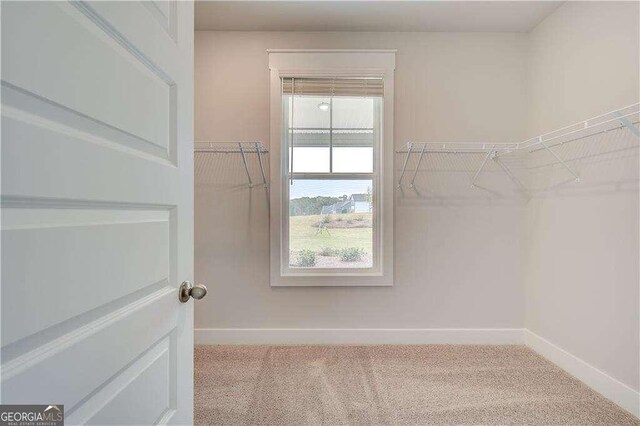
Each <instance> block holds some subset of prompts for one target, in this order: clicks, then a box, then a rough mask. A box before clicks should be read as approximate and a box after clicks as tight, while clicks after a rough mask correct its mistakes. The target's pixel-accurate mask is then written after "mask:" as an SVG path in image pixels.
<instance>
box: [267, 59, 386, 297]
mask: <svg viewBox="0 0 640 426" xmlns="http://www.w3.org/2000/svg"><path fill="white" fill-rule="evenodd" d="M345 54H346V53H345ZM294 55H295V54H294ZM319 55H320V58H322V59H324V58H327V53H326V52H323V53H321V54H319ZM343 55H344V54H343ZM329 56H331V55H329ZM337 56H338V57H340V56H342V55H339V54H338V55H337ZM343 57H344V56H343ZM271 59H272V57H271V54H270V62H271ZM334 59H337V58H334ZM273 71H274V69H273V68H272V130H275V129H274V126H275V125H276V124H277V126H278V129H277V133H276V132H275V131H272V135H277V136H278V138H277V139H276V140H273V139H272V142H271V144H270V146H271V162H272V166H275V168H274V169H272V170H278V172H279V173H277V176H278V180H277V182H275V183H274V185H272V199H271V213H272V221H271V242H272V244H271V249H272V256H271V257H272V274H271V275H272V285H390V284H391V283H392V278H393V277H392V266H393V264H392V253H393V252H392V247H393V241H392V235H393V234H392V222H391V221H390V220H391V219H389V218H390V217H392V214H393V213H392V204H390V201H389V200H387V198H386V197H391V196H392V194H391V193H390V185H389V183H391V185H392V179H393V176H392V174H393V173H392V161H393V160H392V155H393V154H392V153H393V150H392V148H391V150H389V147H392V144H391V141H390V140H389V139H390V137H389V132H386V133H385V131H386V130H387V126H388V125H389V123H390V122H391V121H390V120H389V119H388V118H387V117H386V113H388V111H391V112H392V111H393V110H392V108H390V107H389V104H388V103H387V102H385V101H388V98H385V95H388V93H389V90H388V89H389V87H388V86H386V85H388V84H389V78H388V73H386V74H385V73H384V72H381V71H377V72H374V73H373V74H374V75H371V69H366V70H363V71H362V73H361V74H359V73H358V70H357V69H353V70H351V71H349V72H348V73H345V72H344V70H342V72H340V73H336V72H335V71H330V70H327V71H325V72H326V74H324V72H322V71H319V70H317V69H315V70H314V71H313V72H309V73H308V74H307V73H305V72H304V71H303V72H296V73H291V74H294V75H283V74H289V73H286V72H283V71H282V70H281V69H280V70H277V71H278V72H277V75H273ZM385 77H387V78H385ZM276 79H277V80H276ZM275 82H277V86H276V84H274V83H275ZM391 83H392V80H391ZM275 87H277V93H274V92H273V89H274V88H275ZM276 102H277V103H278V104H279V111H277V110H276V107H275V105H276ZM389 103H390V101H389ZM278 112H279V113H278ZM275 116H277V118H276V117H275ZM276 120H277V121H276ZM385 136H387V137H386V138H385ZM272 137H273V136H272ZM387 138H388V139H387ZM274 146H277V147H278V149H273V148H274ZM390 164H391V166H390ZM276 183H277V188H276ZM385 195H386V197H385ZM389 206H391V208H389ZM384 225H386V226H384ZM274 252H275V253H274ZM274 267H275V268H277V269H275V271H274Z"/></svg>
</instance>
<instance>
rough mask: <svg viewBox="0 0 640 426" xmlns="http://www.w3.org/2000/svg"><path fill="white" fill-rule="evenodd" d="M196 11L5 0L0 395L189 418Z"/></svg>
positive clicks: (68, 407)
mask: <svg viewBox="0 0 640 426" xmlns="http://www.w3.org/2000/svg"><path fill="white" fill-rule="evenodd" d="M192 75H193V4H191V3H187V2H175V1H166V2H153V3H151V2H145V3H142V2H3V3H2V146H1V149H2V162H1V167H2V169H1V175H2V182H1V183H2V198H1V201H2V246H1V259H2V276H1V278H2V282H1V285H2V287H1V298H2V300H1V308H2V311H1V315H2V341H1V344H2V349H1V356H2V370H1V380H2V386H1V388H0V391H1V393H0V398H1V400H2V403H20V404H52V403H57V404H64V405H65V415H66V419H67V423H68V424H76V423H95V424H140V423H144V424H147V423H174V424H186V423H191V422H192V418H193V417H192V416H193V414H192V404H193V394H192V392H193V382H192V380H193V379H192V365H193V364H192V362H193V361H192V351H193V349H192V344H193V337H192V336H193V302H192V301H189V302H188V303H186V304H181V303H179V301H178V298H177V295H178V290H177V289H178V286H179V284H180V282H182V281H183V280H191V279H192V276H193V270H192V265H193V211H192V205H193V168H192V167H193V159H192V155H193V147H192V139H193V130H192V126H193V111H192V108H193V107H192V104H193V88H192V85H193V77H192Z"/></svg>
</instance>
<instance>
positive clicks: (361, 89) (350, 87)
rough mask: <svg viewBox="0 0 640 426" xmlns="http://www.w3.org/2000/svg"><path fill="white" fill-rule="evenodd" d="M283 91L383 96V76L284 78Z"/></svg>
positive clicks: (328, 94) (326, 94) (296, 93)
mask: <svg viewBox="0 0 640 426" xmlns="http://www.w3.org/2000/svg"><path fill="white" fill-rule="evenodd" d="M282 93H283V94H285V95H307V96H353V97H382V96H383V95H384V84H383V80H382V79H381V78H297V77H295V78H294V77H286V78H283V79H282Z"/></svg>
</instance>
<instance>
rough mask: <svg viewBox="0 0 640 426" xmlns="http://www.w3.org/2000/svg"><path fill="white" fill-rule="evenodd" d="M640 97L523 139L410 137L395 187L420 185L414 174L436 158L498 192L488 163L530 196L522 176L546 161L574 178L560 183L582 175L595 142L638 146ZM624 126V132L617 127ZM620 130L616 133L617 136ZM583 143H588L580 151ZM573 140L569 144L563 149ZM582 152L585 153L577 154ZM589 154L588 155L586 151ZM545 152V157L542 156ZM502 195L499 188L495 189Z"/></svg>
mask: <svg viewBox="0 0 640 426" xmlns="http://www.w3.org/2000/svg"><path fill="white" fill-rule="evenodd" d="M639 122H640V103H635V104H633V105H629V106H626V107H624V108H621V109H617V110H615V111H610V112H608V113H605V114H601V115H598V116H596V117H592V118H590V119H588V120H585V121H581V122H578V123H575V124H572V125H570V126H566V127H563V128H560V129H557V130H554V131H553V132H549V133H545V134H542V135H540V136H537V137H535V138H531V139H528V140H525V141H523V142H512V143H511V142H507V143H492V142H454V143H449V142H444V143H439V142H408V143H407V144H406V146H405V147H404V148H403V149H400V150H397V151H396V153H397V154H399V155H402V156H403V157H404V158H403V159H402V161H401V163H400V175H399V178H398V182H397V187H398V188H399V189H402V188H403V186H404V185H405V184H406V183H407V182H408V186H409V188H412V189H415V188H416V177H417V176H418V173H419V172H422V171H427V170H424V169H421V165H423V164H425V163H426V162H428V161H429V159H432V160H433V159H434V158H436V157H437V158H439V160H433V161H432V163H433V162H436V161H437V162H438V164H439V165H440V167H441V169H444V168H447V167H448V168H452V169H456V171H463V170H464V171H465V172H468V184H469V187H470V188H473V189H481V190H486V191H488V192H494V193H495V191H493V190H492V189H490V188H486V187H483V186H482V185H480V183H479V179H480V178H481V176H482V175H483V174H486V173H487V171H488V170H489V168H493V171H500V172H501V173H503V174H504V175H506V177H507V178H508V179H509V180H510V181H511V183H512V185H513V188H514V189H515V191H516V192H518V193H520V195H522V196H524V197H528V195H529V193H530V190H529V188H528V187H527V185H526V184H525V183H524V180H525V179H524V178H525V177H528V176H529V175H530V174H531V173H532V172H533V171H536V172H539V170H540V169H541V168H543V167H550V166H557V167H559V168H560V169H562V170H563V171H564V173H566V174H567V175H568V176H570V177H571V178H570V179H568V180H565V181H563V182H562V184H565V183H570V182H576V183H579V182H580V181H581V176H580V173H579V171H578V170H577V169H576V164H577V163H578V162H579V160H580V159H581V158H586V157H589V156H593V154H594V146H597V145H600V146H604V145H608V143H609V142H613V141H618V140H622V139H624V140H626V141H627V143H629V141H630V142H632V143H633V145H632V146H627V148H634V149H637V148H638V146H639V144H638V139H640V129H639V128H638V126H637V125H638V123H639ZM620 131H622V132H626V133H624V135H623V136H622V137H621V136H620V135H619V134H618V133H617V132H620ZM613 135H617V136H613ZM580 144H584V145H585V146H586V145H587V144H589V145H590V147H589V148H588V150H589V152H588V153H586V151H587V148H585V149H583V151H585V152H583V153H580ZM569 145H571V146H572V148H571V150H567V149H565V148H566V147H567V146H569ZM578 154H581V155H578ZM587 154H588V155H587ZM543 156H544V159H545V160H544V161H542V158H543ZM496 195H498V194H496Z"/></svg>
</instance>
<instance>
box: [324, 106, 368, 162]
mask: <svg viewBox="0 0 640 426" xmlns="http://www.w3.org/2000/svg"><path fill="white" fill-rule="evenodd" d="M376 102H378V100H377V99H376V98H354V97H334V98H333V99H332V104H333V111H332V125H333V134H332V142H333V144H332V145H333V171H334V172H336V173H372V172H373V142H374V118H375V111H374V108H375V106H376Z"/></svg>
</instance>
